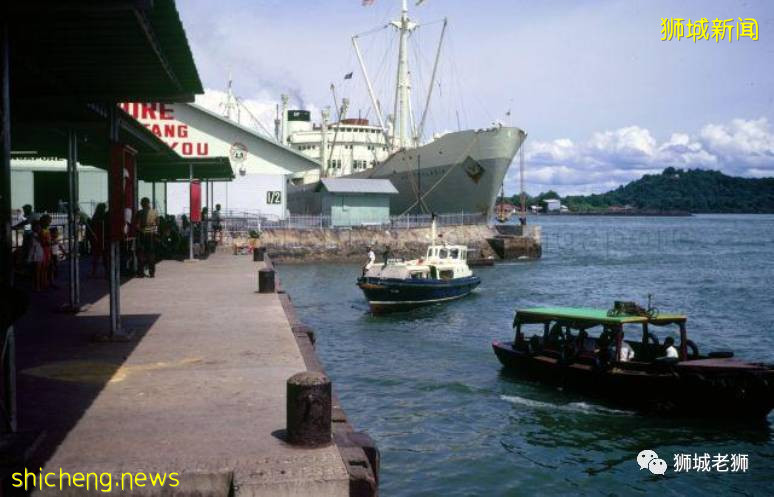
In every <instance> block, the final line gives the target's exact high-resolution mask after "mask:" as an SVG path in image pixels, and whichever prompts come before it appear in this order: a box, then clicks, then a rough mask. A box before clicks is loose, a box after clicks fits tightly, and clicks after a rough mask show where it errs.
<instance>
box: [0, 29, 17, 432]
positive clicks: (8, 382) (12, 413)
mask: <svg viewBox="0 0 774 497" xmlns="http://www.w3.org/2000/svg"><path fill="white" fill-rule="evenodd" d="M10 55H11V54H10V40H9V38H8V21H7V20H3V21H2V24H0V280H1V281H0V285H2V286H3V287H4V288H2V293H3V298H4V299H7V298H9V297H10V296H11V292H13V286H14V282H13V258H12V253H11V252H12V247H13V241H12V239H11V93H10V85H11V62H10V60H9V57H10ZM0 326H2V328H0V337H1V338H2V340H0V364H2V382H3V398H2V399H0V402H2V406H1V407H2V411H0V416H2V420H0V421H2V423H0V433H6V432H15V431H16V345H15V341H14V333H13V325H12V324H9V325H8V327H7V328H6V327H5V323H3V324H2V325H0Z"/></svg>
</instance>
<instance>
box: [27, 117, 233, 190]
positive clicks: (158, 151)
mask: <svg viewBox="0 0 774 497" xmlns="http://www.w3.org/2000/svg"><path fill="white" fill-rule="evenodd" d="M51 112H52V113H54V114H55V115H56V116H57V117H58V118H59V119H61V120H58V119H57V120H54V121H53V122H51V121H48V122H25V123H20V124H18V125H17V126H16V127H15V128H14V134H13V152H14V155H15V156H22V157H30V156H42V157H58V158H61V159H64V158H66V157H67V130H68V129H70V130H73V131H75V132H76V134H77V136H78V162H79V163H80V164H83V165H89V166H94V167H98V168H100V169H107V162H106V161H107V157H108V152H107V146H108V140H107V135H106V128H105V118H106V117H105V116H106V115H107V108H106V106H105V105H97V104H89V105H82V106H76V107H72V108H71V107H69V106H63V107H58V108H55V109H52V111H51ZM118 114H119V118H120V121H121V124H120V128H119V142H121V143H124V144H127V145H129V146H130V147H132V148H133V149H135V150H136V151H137V169H138V171H137V177H138V179H140V180H142V181H180V180H186V181H187V180H188V179H189V174H190V171H189V166H193V174H194V178H195V179H201V180H213V181H230V180H231V179H233V178H234V171H233V169H232V167H231V162H230V161H229V158H228V157H202V158H189V157H181V156H180V155H178V154H177V153H176V152H175V151H174V150H172V149H171V148H169V146H168V145H167V144H166V143H164V141H163V140H161V138H159V137H158V136H156V135H155V134H153V133H152V132H151V131H150V130H149V129H148V128H146V127H145V126H144V125H142V124H141V123H139V122H138V121H136V120H134V119H133V118H132V117H131V116H130V115H129V114H126V113H125V112H124V111H123V110H120V108H118ZM60 122H61V123H62V125H61V127H58V126H56V123H60ZM52 124H53V125H54V126H52Z"/></svg>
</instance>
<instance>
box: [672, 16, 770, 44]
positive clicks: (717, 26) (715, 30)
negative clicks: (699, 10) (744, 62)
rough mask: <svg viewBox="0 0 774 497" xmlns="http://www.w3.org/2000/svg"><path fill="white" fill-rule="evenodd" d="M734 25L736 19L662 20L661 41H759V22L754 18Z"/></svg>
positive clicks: (675, 18) (673, 18)
mask: <svg viewBox="0 0 774 497" xmlns="http://www.w3.org/2000/svg"><path fill="white" fill-rule="evenodd" d="M738 19H739V20H738V21H736V23H734V19H733V18H731V19H718V18H716V19H715V20H714V21H709V20H708V19H707V18H706V17H702V18H701V19H697V20H696V21H692V20H691V19H688V20H685V19H684V18H682V17H669V18H665V17H662V18H661V41H671V40H678V41H679V40H682V39H686V40H693V42H694V43H696V42H697V41H699V40H710V39H713V40H715V43H720V41H721V40H728V42H729V43H731V40H732V39H733V38H734V35H736V40H737V41H739V39H740V38H750V39H751V40H752V41H758V21H756V20H755V19H753V18H750V17H748V18H746V19H742V18H741V17H739V18H738ZM710 22H711V24H710Z"/></svg>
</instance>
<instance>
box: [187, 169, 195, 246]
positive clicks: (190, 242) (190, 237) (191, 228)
mask: <svg viewBox="0 0 774 497" xmlns="http://www.w3.org/2000/svg"><path fill="white" fill-rule="evenodd" d="M192 188H193V164H188V226H189V230H188V259H189V260H191V261H192V260H194V254H193V244H194V225H193V219H191V218H192V214H193V205H192V204H191V189H192Z"/></svg>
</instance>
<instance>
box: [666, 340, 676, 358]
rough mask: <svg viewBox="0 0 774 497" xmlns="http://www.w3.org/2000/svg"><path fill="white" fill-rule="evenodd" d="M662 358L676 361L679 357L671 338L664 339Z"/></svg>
mask: <svg viewBox="0 0 774 497" xmlns="http://www.w3.org/2000/svg"><path fill="white" fill-rule="evenodd" d="M664 357H666V358H669V359H678V358H679V357H680V356H679V354H678V353H677V347H675V339H674V338H672V337H666V339H664Z"/></svg>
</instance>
